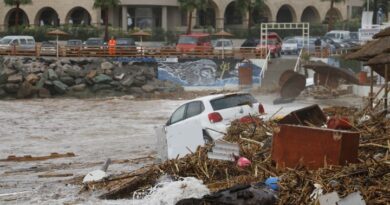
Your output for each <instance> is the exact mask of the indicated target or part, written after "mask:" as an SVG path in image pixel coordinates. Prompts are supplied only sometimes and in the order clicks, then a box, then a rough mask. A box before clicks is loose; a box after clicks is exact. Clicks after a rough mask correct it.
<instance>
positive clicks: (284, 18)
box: [276, 4, 297, 23]
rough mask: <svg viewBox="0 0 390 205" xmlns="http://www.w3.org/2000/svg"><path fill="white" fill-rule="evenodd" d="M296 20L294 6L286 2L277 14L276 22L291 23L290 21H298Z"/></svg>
mask: <svg viewBox="0 0 390 205" xmlns="http://www.w3.org/2000/svg"><path fill="white" fill-rule="evenodd" d="M296 20H297V17H296V14H295V11H294V8H293V7H292V6H290V5H288V4H285V5H283V6H282V7H280V9H279V11H278V13H277V15H276V22H278V23H289V22H296Z"/></svg>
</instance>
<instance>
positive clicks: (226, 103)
mask: <svg viewBox="0 0 390 205" xmlns="http://www.w3.org/2000/svg"><path fill="white" fill-rule="evenodd" d="M210 103H211V106H212V107H213V109H214V110H215V111H216V110H223V109H227V108H231V107H237V106H241V105H245V104H253V103H257V100H256V99H255V98H254V97H253V96H252V95H250V94H238V95H236V94H234V95H227V96H224V97H222V98H219V99H215V100H211V101H210Z"/></svg>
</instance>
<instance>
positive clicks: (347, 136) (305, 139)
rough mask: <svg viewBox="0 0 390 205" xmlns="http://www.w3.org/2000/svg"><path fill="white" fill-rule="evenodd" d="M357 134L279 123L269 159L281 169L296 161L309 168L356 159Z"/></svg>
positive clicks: (355, 160)
mask: <svg viewBox="0 0 390 205" xmlns="http://www.w3.org/2000/svg"><path fill="white" fill-rule="evenodd" d="M359 136H360V135H359V133H357V132H350V131H342V130H332V129H324V128H313V127H304V126H297V125H281V126H280V130H278V132H275V133H274V137H273V141H272V152H271V154H272V160H273V161H274V162H276V164H277V166H278V167H280V168H284V167H290V168H294V167H296V166H297V165H298V164H302V165H304V166H306V167H307V168H308V169H318V168H321V167H324V165H325V163H326V164H327V165H346V164H347V163H357V162H358V147H359Z"/></svg>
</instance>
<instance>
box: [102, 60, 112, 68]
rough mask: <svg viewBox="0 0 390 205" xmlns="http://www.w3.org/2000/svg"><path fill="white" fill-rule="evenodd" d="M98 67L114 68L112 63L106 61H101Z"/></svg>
mask: <svg viewBox="0 0 390 205" xmlns="http://www.w3.org/2000/svg"><path fill="white" fill-rule="evenodd" d="M100 68H101V69H102V70H111V69H113V68H114V65H113V64H112V63H110V62H107V61H106V62H103V63H102V64H100Z"/></svg>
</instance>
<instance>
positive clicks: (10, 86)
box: [4, 83, 19, 93]
mask: <svg viewBox="0 0 390 205" xmlns="http://www.w3.org/2000/svg"><path fill="white" fill-rule="evenodd" d="M4 90H5V91H6V92H7V93H16V92H18V90H19V84H15V83H7V84H5V86H4Z"/></svg>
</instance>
